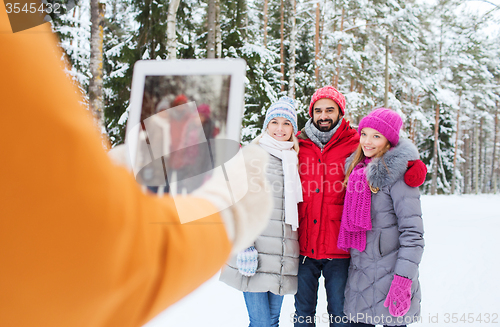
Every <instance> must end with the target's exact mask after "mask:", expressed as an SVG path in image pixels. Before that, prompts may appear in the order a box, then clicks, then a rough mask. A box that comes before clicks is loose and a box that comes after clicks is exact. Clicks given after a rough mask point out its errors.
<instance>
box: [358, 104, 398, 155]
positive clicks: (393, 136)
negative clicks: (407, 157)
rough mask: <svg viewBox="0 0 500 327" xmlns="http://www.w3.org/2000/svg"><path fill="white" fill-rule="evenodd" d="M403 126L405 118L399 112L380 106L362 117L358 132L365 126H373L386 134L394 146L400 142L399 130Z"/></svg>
mask: <svg viewBox="0 0 500 327" xmlns="http://www.w3.org/2000/svg"><path fill="white" fill-rule="evenodd" d="M402 126H403V120H402V119H401V117H400V116H399V114H398V113H397V112H395V111H394V110H391V109H387V108H378V109H375V110H373V111H372V112H370V113H369V114H368V115H367V116H366V117H364V118H363V119H361V121H360V122H359V127H358V134H359V135H361V130H362V129H363V128H365V127H369V128H373V129H375V130H377V131H378V132H379V133H381V134H382V135H384V136H385V137H386V138H387V140H388V141H389V142H390V143H391V145H392V146H395V145H396V144H398V142H399V131H400V130H401V127H402Z"/></svg>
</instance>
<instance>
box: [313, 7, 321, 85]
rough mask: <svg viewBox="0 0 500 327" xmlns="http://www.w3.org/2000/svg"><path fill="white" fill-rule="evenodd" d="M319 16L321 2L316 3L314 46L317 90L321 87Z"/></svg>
mask: <svg viewBox="0 0 500 327" xmlns="http://www.w3.org/2000/svg"><path fill="white" fill-rule="evenodd" d="M319 16H320V11H319V1H318V2H317V3H316V36H315V37H314V44H315V47H316V49H315V55H314V65H315V67H316V68H315V69H314V76H315V77H316V88H318V87H319V86H320V85H319Z"/></svg>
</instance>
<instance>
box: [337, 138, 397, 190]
mask: <svg viewBox="0 0 500 327" xmlns="http://www.w3.org/2000/svg"><path fill="white" fill-rule="evenodd" d="M390 148H391V143H389V142H387V145H386V146H385V147H384V148H383V149H382V151H380V152H379V153H378V154H377V155H376V156H374V157H373V158H374V159H375V158H380V157H382V156H383V155H384V154H385V153H386V152H387V151H389V149H390ZM365 158H366V156H365V154H364V153H363V149H362V148H361V144H359V145H358V148H357V149H356V152H355V153H354V159H353V160H352V162H351V164H350V165H349V168H348V169H347V172H346V173H345V178H344V186H347V181H348V180H349V176H350V175H351V173H352V171H353V170H354V167H356V166H357V165H358V164H359V163H360V162H361V161H363V160H364V159H365ZM382 160H384V159H382ZM382 162H383V163H384V166H385V169H387V171H389V168H388V167H387V165H386V164H385V161H382Z"/></svg>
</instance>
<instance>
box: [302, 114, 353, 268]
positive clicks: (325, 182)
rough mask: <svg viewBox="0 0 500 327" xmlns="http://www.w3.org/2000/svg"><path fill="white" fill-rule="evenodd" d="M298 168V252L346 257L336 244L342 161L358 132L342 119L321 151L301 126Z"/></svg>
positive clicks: (342, 189)
mask: <svg viewBox="0 0 500 327" xmlns="http://www.w3.org/2000/svg"><path fill="white" fill-rule="evenodd" d="M298 139H299V145H300V151H299V172H300V178H301V181H302V190H303V193H304V202H301V203H299V229H298V232H299V245H300V254H302V255H304V256H307V257H310V258H313V259H331V258H349V253H348V252H345V251H342V250H339V249H338V248H337V238H338V235H339V228H340V219H341V218H342V208H343V205H344V196H345V188H344V186H343V184H342V183H343V181H344V176H345V175H344V164H345V160H346V158H347V157H349V156H350V155H351V154H352V153H353V152H354V151H355V150H356V148H357V146H358V144H359V136H358V133H357V132H356V130H355V129H354V128H352V127H350V126H349V122H347V121H345V120H344V119H342V123H341V125H340V127H339V128H338V130H337V131H336V132H335V134H334V135H333V137H332V138H331V140H330V141H329V142H328V143H327V144H326V146H325V147H324V148H323V151H321V149H320V148H319V147H318V146H317V145H316V144H314V143H313V141H311V140H310V139H309V138H308V137H307V135H306V133H305V132H304V130H302V132H301V133H300V134H299V135H298Z"/></svg>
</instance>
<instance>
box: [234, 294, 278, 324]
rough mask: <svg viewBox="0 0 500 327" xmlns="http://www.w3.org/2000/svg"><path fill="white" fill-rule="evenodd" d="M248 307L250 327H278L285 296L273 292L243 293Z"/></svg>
mask: <svg viewBox="0 0 500 327" xmlns="http://www.w3.org/2000/svg"><path fill="white" fill-rule="evenodd" d="M243 296H244V297H245V303H246V305H247V311H248V318H249V319H250V325H248V327H278V326H279V321H280V312H281V304H282V303H283V295H276V294H274V293H271V292H258V293H252V292H243Z"/></svg>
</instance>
